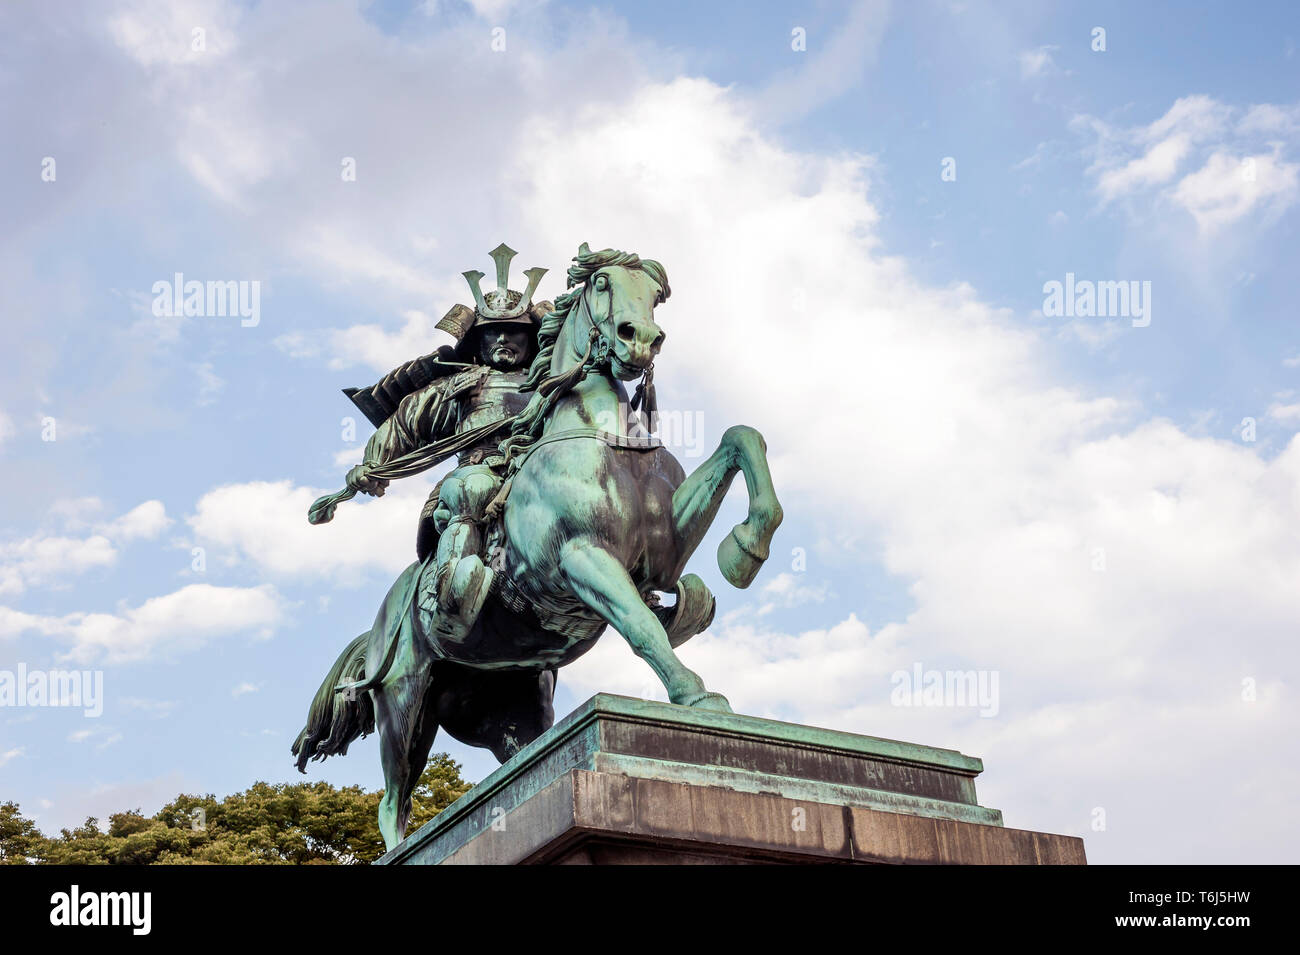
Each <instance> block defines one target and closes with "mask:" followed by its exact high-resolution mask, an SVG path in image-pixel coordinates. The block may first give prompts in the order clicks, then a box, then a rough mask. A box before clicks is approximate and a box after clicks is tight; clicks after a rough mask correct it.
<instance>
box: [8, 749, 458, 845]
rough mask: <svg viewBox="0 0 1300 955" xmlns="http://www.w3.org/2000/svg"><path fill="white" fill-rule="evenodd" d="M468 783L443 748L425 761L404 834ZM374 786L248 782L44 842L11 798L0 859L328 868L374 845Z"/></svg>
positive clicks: (376, 827)
mask: <svg viewBox="0 0 1300 955" xmlns="http://www.w3.org/2000/svg"><path fill="white" fill-rule="evenodd" d="M470 788H471V784H470V783H467V782H465V780H463V779H462V778H461V776H460V766H459V764H457V763H456V762H455V761H454V760H453V759H452V758H451V757H450V756H448V755H447V754H446V753H439V754H437V755H435V756H434V757H433V758H432V759H430V760H429V763H428V765H427V766H425V769H424V772H423V773H422V774H421V775H420V782H419V785H418V786H417V787H416V790H415V795H414V798H413V800H412V802H413V811H412V819H411V827H410V828H411V831H414V830H415V828H417V827H418V826H421V825H423V824H424V823H425V822H427V821H428V820H430V819H432V818H433V817H434V816H436V815H437V814H438V813H439V812H441V811H442V810H443V809H445V808H447V806H449V805H451V803H452V802H453V801H455V800H456V799H457V798H458V797H460V796H462V795H464V794H465V793H466V792H468V791H469V790H470ZM381 795H382V794H381V793H379V792H366V791H365V790H364V789H362V788H361V787H360V786H345V787H343V788H341V789H340V788H335V787H334V786H332V785H330V784H329V783H325V782H317V783H274V784H272V783H263V782H258V783H254V784H253V785H252V786H251V787H249V788H248V789H247V790H245V791H244V792H241V793H235V794H234V795H231V796H226V797H225V798H224V799H218V798H217V797H215V796H213V795H206V796H195V795H181V796H177V797H176V799H174V800H172V801H171V802H169V803H168V804H167V805H165V806H164V807H163V808H162V809H161V810H159V811H158V812H157V813H156V814H155V815H153V816H145V815H144V814H143V813H141V812H140V811H139V810H138V809H137V810H134V811H128V812H119V813H114V814H113V815H111V816H110V817H109V821H108V828H107V831H100V828H99V825H98V821H97V820H96V819H93V818H91V819H87V820H86V822H85V824H84V825H82V826H80V827H78V828H76V829H71V830H69V829H64V830H63V831H62V832H61V833H60V834H59V835H58V836H57V837H55V838H53V839H47V838H45V837H44V836H42V835H41V833H40V832H39V831H38V830H37V829H36V827H35V825H33V824H32V822H31V821H30V820H27V819H24V818H23V817H22V816H21V814H20V813H19V809H18V806H17V805H16V804H14V803H5V804H4V805H3V806H2V807H0V862H8V861H11V857H12V861H14V862H24V861H28V860H33V861H39V862H46V863H52V864H57V865H70V864H80V865H337V864H356V863H366V862H372V861H374V860H375V859H377V858H378V857H379V856H380V854H381V853H382V852H383V849H384V843H383V839H382V838H381V837H380V835H379V825H378V822H377V813H378V810H379V799H380V796H381Z"/></svg>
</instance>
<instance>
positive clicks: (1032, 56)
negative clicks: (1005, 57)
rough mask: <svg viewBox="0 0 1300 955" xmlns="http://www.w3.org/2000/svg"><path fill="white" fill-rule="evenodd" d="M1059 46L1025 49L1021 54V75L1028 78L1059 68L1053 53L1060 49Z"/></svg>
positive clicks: (1019, 58)
mask: <svg viewBox="0 0 1300 955" xmlns="http://www.w3.org/2000/svg"><path fill="white" fill-rule="evenodd" d="M1059 49H1060V47H1059V46H1050V45H1049V46H1040V47H1038V48H1037V49H1033V50H1025V51H1024V52H1023V53H1021V54H1020V56H1019V57H1018V60H1019V62H1020V75H1021V76H1022V77H1024V78H1026V79H1028V78H1030V77H1035V76H1043V75H1044V74H1047V73H1052V72H1055V71H1057V70H1058V69H1059V67H1057V65H1056V61H1055V60H1054V59H1053V58H1052V54H1053V53H1055V52H1056V51H1057V50H1059Z"/></svg>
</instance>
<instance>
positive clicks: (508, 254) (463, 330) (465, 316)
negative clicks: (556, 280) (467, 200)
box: [343, 242, 554, 427]
mask: <svg viewBox="0 0 1300 955" xmlns="http://www.w3.org/2000/svg"><path fill="white" fill-rule="evenodd" d="M490 254H491V256H492V260H493V261H494V262H495V263H496V267H497V287H496V288H495V289H493V290H492V291H491V292H488V293H487V294H486V295H484V294H483V290H482V289H481V288H480V287H479V282H480V281H481V280H482V278H483V273H482V272H477V271H469V272H465V273H463V274H464V276H465V280H466V281H467V282H469V287H470V291H471V292H473V293H474V308H470V307H469V306H467V305H454V306H452V308H451V311H449V312H448V313H447V314H446V315H444V316H443V318H442V321H440V322H438V325H437V327H438V328H439V329H440V330H442V331H444V332H447V333H449V334H450V335H452V336H454V337H455V339H456V344H455V345H454V346H453V345H443V346H442V347H440V348H438V349H437V350H436V351H434V352H431V353H430V354H428V355H423V356H421V357H419V358H415V359H412V360H411V361H408V362H406V364H404V365H399V366H398V367H397V368H394V369H393V370H392V371H390V372H389V373H388V374H386V375H385V376H384V377H383V378H381V379H379V381H377V382H376V383H375V384H373V385H370V386H368V387H365V388H344V389H343V393H344V394H345V395H347V396H348V398H350V399H351V400H352V403H353V404H354V405H356V406H357V408H359V409H360V410H361V412H362V413H363V414H364V415H365V416H366V418H367V419H369V421H370V423H371V424H373V425H374V426H375V427H379V426H380V425H381V424H383V423H384V421H385V420H387V419H388V418H389V417H390V416H391V415H392V414H393V412H394V411H396V410H397V406H398V404H399V403H400V402H401V400H402V399H403V398H404V397H406V396H407V395H409V394H411V393H412V392H415V391H419V390H420V389H421V388H423V387H424V386H425V385H427V384H429V383H430V382H431V381H434V380H435V379H437V378H441V377H444V376H446V375H449V374H451V373H453V372H455V371H457V370H461V369H460V368H459V366H460V365H468V364H473V363H474V362H475V361H476V360H477V358H478V345H479V336H480V334H481V333H482V330H483V329H488V328H494V327H497V326H506V327H514V328H523V329H527V330H528V331H529V332H530V333H531V334H530V335H529V343H528V354H527V355H526V356H525V361H530V360H531V359H532V356H533V354H534V353H535V352H536V351H537V326H538V325H539V324H540V323H541V321H542V319H543V318H545V317H546V315H547V313H548V312H551V311H553V310H554V306H553V305H552V304H551V303H550V302H537V303H534V302H533V292H535V291H537V283H539V282H540V281H541V280H542V276H543V275H545V274H546V269H529V270H528V271H526V272H524V275H526V276H528V287H527V288H526V289H525V290H524V291H522V292H512V291H511V290H510V289H509V288H507V283H508V282H509V280H510V260H511V259H513V258H514V257H515V254H516V253H515V250H514V249H512V248H510V247H509V246H508V245H506V244H505V243H504V242H503V243H501V244H500V245H498V246H497V247H496V248H495V249H493V250H492V252H491V253H490Z"/></svg>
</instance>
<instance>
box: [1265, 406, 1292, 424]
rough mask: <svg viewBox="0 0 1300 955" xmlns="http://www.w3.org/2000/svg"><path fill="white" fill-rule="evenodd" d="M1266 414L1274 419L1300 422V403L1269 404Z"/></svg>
mask: <svg viewBox="0 0 1300 955" xmlns="http://www.w3.org/2000/svg"><path fill="white" fill-rule="evenodd" d="M1268 416H1269V417H1270V418H1272V419H1273V420H1274V421H1281V422H1284V423H1285V422H1295V423H1297V424H1300V404H1289V405H1287V404H1282V403H1281V402H1276V403H1274V404H1271V405H1269V407H1268Z"/></svg>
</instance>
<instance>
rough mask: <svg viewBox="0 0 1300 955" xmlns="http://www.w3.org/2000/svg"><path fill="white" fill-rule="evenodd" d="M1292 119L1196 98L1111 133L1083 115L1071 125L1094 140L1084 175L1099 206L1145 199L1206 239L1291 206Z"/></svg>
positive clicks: (1296, 127) (1289, 112) (1277, 110)
mask: <svg viewBox="0 0 1300 955" xmlns="http://www.w3.org/2000/svg"><path fill="white" fill-rule="evenodd" d="M1298 114H1300V108H1298V107H1295V106H1289V107H1283V106H1275V105H1272V104H1260V105H1256V106H1252V107H1250V108H1249V109H1246V110H1242V109H1240V108H1234V107H1231V106H1229V105H1227V104H1224V103H1221V102H1219V101H1218V100H1215V99H1214V98H1212V97H1209V96H1203V95H1197V96H1186V97H1183V98H1181V99H1179V100H1177V101H1175V103H1174V104H1173V106H1171V107H1170V108H1169V110H1168V112H1166V113H1165V115H1164V116H1162V117H1160V118H1159V119H1157V120H1155V121H1154V122H1152V123H1151V124H1149V125H1146V126H1134V127H1129V128H1116V127H1112V126H1110V125H1108V124H1106V123H1103V122H1101V121H1099V120H1095V119H1092V118H1091V117H1085V116H1080V117H1076V118H1075V120H1074V121H1073V123H1072V125H1073V126H1074V128H1075V129H1076V130H1078V131H1086V132H1089V133H1090V134H1091V135H1092V136H1093V137H1094V138H1095V143H1094V144H1093V145H1092V146H1091V147H1090V151H1091V152H1092V153H1093V156H1094V161H1093V163H1092V165H1091V166H1090V167H1089V170H1088V171H1089V173H1090V174H1091V175H1092V176H1093V177H1094V178H1095V179H1096V191H1097V194H1098V195H1099V196H1100V198H1101V201H1102V204H1103V205H1105V204H1108V203H1111V202H1113V201H1115V200H1117V199H1120V198H1129V199H1136V198H1141V197H1144V196H1145V197H1150V198H1152V199H1154V200H1155V201H1156V202H1157V203H1167V204H1171V205H1173V206H1176V207H1181V208H1182V210H1184V211H1185V212H1187V213H1188V214H1190V215H1191V216H1192V217H1193V219H1194V220H1195V221H1196V224H1197V227H1198V230H1199V232H1200V233H1201V234H1202V235H1210V234H1213V233H1215V232H1217V231H1219V230H1220V229H1222V228H1224V227H1226V226H1230V225H1232V224H1234V223H1236V222H1238V221H1240V220H1243V219H1245V218H1246V217H1247V216H1249V215H1250V214H1251V213H1253V212H1256V211H1263V212H1264V213H1265V215H1266V217H1274V218H1275V217H1276V216H1278V215H1280V214H1281V213H1282V212H1284V211H1286V210H1287V209H1289V208H1290V207H1291V206H1292V205H1293V204H1294V203H1295V201H1296V196H1297V180H1298V178H1300V166H1298V165H1297V164H1296V163H1293V162H1288V161H1286V159H1285V158H1284V153H1285V149H1286V148H1287V147H1288V146H1289V147H1291V148H1294V146H1295V144H1296V139H1297V133H1298V132H1300V123H1297V121H1296V116H1297V115H1298ZM1153 214H1157V215H1158V214H1160V210H1159V208H1158V207H1157V210H1156V212H1155V213H1153Z"/></svg>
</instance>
